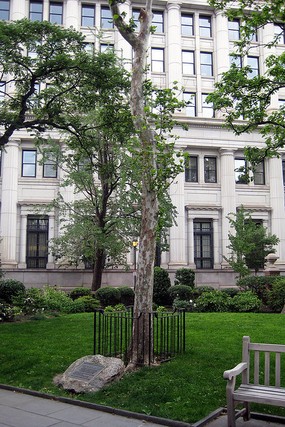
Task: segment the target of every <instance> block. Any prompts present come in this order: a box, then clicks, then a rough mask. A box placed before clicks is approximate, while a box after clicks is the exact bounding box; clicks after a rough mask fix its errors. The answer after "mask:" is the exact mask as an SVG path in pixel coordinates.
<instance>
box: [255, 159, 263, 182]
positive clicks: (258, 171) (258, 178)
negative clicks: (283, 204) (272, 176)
mask: <svg viewBox="0 0 285 427" xmlns="http://www.w3.org/2000/svg"><path fill="white" fill-rule="evenodd" d="M253 182H254V184H255V185H264V184H265V171H264V161H263V160H262V161H261V162H260V163H258V164H257V165H256V166H255V169H254V172H253Z"/></svg>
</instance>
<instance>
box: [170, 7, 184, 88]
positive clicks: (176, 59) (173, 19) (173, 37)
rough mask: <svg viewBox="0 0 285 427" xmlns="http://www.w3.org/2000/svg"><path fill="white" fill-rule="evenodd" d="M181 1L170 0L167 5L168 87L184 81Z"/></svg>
mask: <svg viewBox="0 0 285 427" xmlns="http://www.w3.org/2000/svg"><path fill="white" fill-rule="evenodd" d="M180 4H181V2H180V1H179V0H169V1H168V3H167V10H168V25H167V33H166V34H167V44H168V67H169V68H168V85H169V86H171V85H172V84H173V82H174V81H178V82H181V81H182V64H181V26H180V22H181V18H180Z"/></svg>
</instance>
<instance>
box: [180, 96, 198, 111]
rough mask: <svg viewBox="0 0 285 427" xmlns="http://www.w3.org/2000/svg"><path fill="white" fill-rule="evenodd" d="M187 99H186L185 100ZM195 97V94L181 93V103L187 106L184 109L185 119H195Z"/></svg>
mask: <svg viewBox="0 0 285 427" xmlns="http://www.w3.org/2000/svg"><path fill="white" fill-rule="evenodd" d="M187 98H188V99H187ZM196 98H197V96H196V93H195V92H183V101H184V102H187V103H188V104H189V105H186V107H185V115H186V116H187V117H197V99H196Z"/></svg>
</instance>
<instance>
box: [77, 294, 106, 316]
mask: <svg viewBox="0 0 285 427" xmlns="http://www.w3.org/2000/svg"><path fill="white" fill-rule="evenodd" d="M74 302H78V303H83V304H84V310H83V311H84V312H86V313H92V312H93V311H94V310H95V309H96V308H99V307H100V301H99V300H98V299H96V298H94V297H92V296H91V295H85V296H83V297H79V298H77V299H76V300H75V301H74Z"/></svg>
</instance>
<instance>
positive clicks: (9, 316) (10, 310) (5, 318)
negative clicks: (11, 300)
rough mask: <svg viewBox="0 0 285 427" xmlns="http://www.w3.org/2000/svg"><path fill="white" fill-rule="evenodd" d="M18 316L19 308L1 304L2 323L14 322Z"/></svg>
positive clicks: (0, 318) (0, 320) (0, 315)
mask: <svg viewBox="0 0 285 427" xmlns="http://www.w3.org/2000/svg"><path fill="white" fill-rule="evenodd" d="M16 314H20V311H19V309H18V308H17V307H13V306H12V305H10V304H3V303H1V302H0V322H12V321H13V320H14V318H15V316H16Z"/></svg>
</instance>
